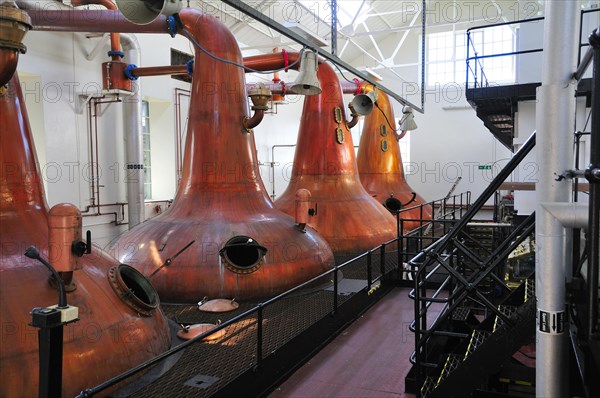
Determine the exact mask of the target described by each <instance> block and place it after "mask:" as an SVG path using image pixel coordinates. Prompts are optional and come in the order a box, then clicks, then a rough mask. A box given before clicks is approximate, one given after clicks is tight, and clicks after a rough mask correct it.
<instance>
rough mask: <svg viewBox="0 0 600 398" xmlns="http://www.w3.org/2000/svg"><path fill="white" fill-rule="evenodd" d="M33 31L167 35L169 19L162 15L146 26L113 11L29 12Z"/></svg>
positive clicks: (35, 10) (36, 10)
mask: <svg viewBox="0 0 600 398" xmlns="http://www.w3.org/2000/svg"><path fill="white" fill-rule="evenodd" d="M27 14H28V15H29V17H30V18H31V24H32V25H33V30H39V31H46V32H100V33H106V32H107V31H115V32H121V33H167V18H166V17H165V16H164V15H160V16H158V17H157V18H156V19H155V20H154V21H152V22H150V23H148V24H145V25H136V24H133V23H131V22H129V21H128V20H127V19H125V17H123V15H122V14H121V13H120V12H119V11H113V10H86V11H85V12H82V11H81V10H75V9H68V10H57V11H54V10H39V9H33V10H28V11H27Z"/></svg>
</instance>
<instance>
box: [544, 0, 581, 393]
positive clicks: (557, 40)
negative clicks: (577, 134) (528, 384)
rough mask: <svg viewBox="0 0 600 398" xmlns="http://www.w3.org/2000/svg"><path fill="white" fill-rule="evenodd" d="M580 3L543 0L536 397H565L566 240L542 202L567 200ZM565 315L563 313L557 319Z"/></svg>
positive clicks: (566, 356)
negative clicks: (562, 177)
mask: <svg viewBox="0 0 600 398" xmlns="http://www.w3.org/2000/svg"><path fill="white" fill-rule="evenodd" d="M577 32H579V1H575V0H570V1H548V2H546V21H545V26H544V53H543V58H542V60H543V65H542V86H541V87H540V88H539V90H538V93H537V99H538V105H537V108H536V130H537V153H538V154H539V156H538V163H539V169H540V179H539V182H538V184H537V188H536V190H537V197H538V206H537V211H536V247H537V253H536V267H535V271H536V298H537V327H536V355H537V361H536V364H537V365H536V396H538V397H544V398H552V397H557V398H559V397H565V396H567V388H568V374H569V372H566V371H565V366H566V364H568V351H567V348H568V346H567V333H566V326H567V325H566V324H562V323H561V322H560V321H561V316H564V315H565V282H566V278H567V272H566V268H567V264H568V263H569V261H570V260H569V259H570V253H568V249H567V248H568V244H567V243H568V239H567V234H566V231H565V229H564V227H563V226H562V225H561V223H560V221H558V220H557V219H555V218H554V217H553V216H552V215H551V214H550V213H548V212H547V211H545V209H544V208H543V206H542V205H541V203H542V202H561V203H566V202H569V201H570V198H571V181H570V180H562V181H556V180H557V176H558V175H560V174H562V173H563V172H564V171H565V170H568V169H571V168H572V164H573V159H572V158H573V155H572V142H571V141H572V136H573V128H574V122H575V89H576V84H575V81H574V80H573V79H572V75H573V72H574V71H575V69H576V66H577V65H576V61H577V49H578V46H577V44H578V37H577ZM562 319H566V317H564V318H562Z"/></svg>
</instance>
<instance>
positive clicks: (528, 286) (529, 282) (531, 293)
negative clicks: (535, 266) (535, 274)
mask: <svg viewBox="0 0 600 398" xmlns="http://www.w3.org/2000/svg"><path fill="white" fill-rule="evenodd" d="M530 298H535V279H525V301H527V300H529V299H530Z"/></svg>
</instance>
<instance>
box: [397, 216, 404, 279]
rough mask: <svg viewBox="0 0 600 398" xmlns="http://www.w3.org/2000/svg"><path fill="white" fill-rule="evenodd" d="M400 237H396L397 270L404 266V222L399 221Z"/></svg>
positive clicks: (399, 270)
mask: <svg viewBox="0 0 600 398" xmlns="http://www.w3.org/2000/svg"><path fill="white" fill-rule="evenodd" d="M400 223H401V224H400V231H401V234H400V237H399V238H398V272H401V270H402V269H403V268H404V254H403V252H404V222H403V221H400Z"/></svg>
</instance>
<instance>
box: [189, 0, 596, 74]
mask: <svg viewBox="0 0 600 398" xmlns="http://www.w3.org/2000/svg"><path fill="white" fill-rule="evenodd" d="M594 1H596V0H594ZM244 2H245V3H247V4H248V5H250V6H252V7H253V8H255V9H257V10H259V11H261V12H262V13H264V14H265V15H267V16H269V17H271V18H273V19H274V20H275V21H277V22H279V23H281V24H284V25H285V24H289V23H297V24H299V25H301V26H302V27H303V28H304V29H305V30H307V31H309V32H311V33H312V34H313V35H316V36H319V37H320V38H322V39H324V40H325V41H326V42H327V43H330V40H331V27H330V15H331V12H330V8H329V4H328V3H329V2H328V1H319V0H304V1H300V0H253V1H248V0H246V1H244ZM189 3H190V6H192V7H195V8H200V9H202V10H204V11H206V12H208V13H210V14H211V15H214V16H216V17H218V18H219V19H221V21H222V22H223V23H225V24H226V25H227V26H228V27H229V28H230V29H231V30H232V31H233V33H234V34H235V35H236V37H237V39H238V41H239V42H240V43H241V47H242V50H243V51H244V54H245V55H246V54H251V53H257V52H259V53H266V52H271V51H272V49H273V48H274V47H280V48H284V47H285V48H288V49H289V48H295V49H300V47H301V46H299V45H297V44H296V43H294V42H292V41H291V40H290V39H288V38H286V37H285V36H282V35H280V34H279V33H277V32H275V31H273V30H272V29H270V28H269V27H267V26H265V25H263V24H261V23H259V22H257V21H254V20H253V19H252V18H250V17H248V16H246V15H244V14H242V13H241V12H239V11H237V10H235V9H233V8H231V7H230V6H227V5H225V4H224V3H222V2H221V1H215V0H208V1H191V2H189ZM544 3H545V1H541V0H520V1H518V0H485V1H479V2H474V1H472V0H426V4H427V5H426V10H427V11H426V17H427V22H426V27H427V29H428V30H432V29H436V28H437V29H452V27H453V26H455V27H456V25H465V24H469V25H486V24H489V23H497V22H506V21H513V20H518V19H523V18H528V17H534V16H538V15H543V11H544ZM337 4H338V7H339V8H340V9H341V10H339V11H338V14H340V15H341V14H343V16H344V18H340V19H343V20H344V21H346V20H349V19H350V17H352V16H353V17H354V18H353V23H350V24H348V25H346V26H343V27H342V26H339V25H338V51H337V55H338V56H339V57H340V58H341V59H342V60H344V61H346V62H348V63H350V64H351V65H353V66H355V67H357V68H361V67H364V66H365V65H360V62H361V61H362V60H364V59H365V56H366V58H368V59H370V61H371V62H369V63H371V64H372V63H373V62H375V63H376V64H379V65H383V66H390V65H394V64H396V63H397V62H398V58H400V57H399V56H401V55H402V44H403V42H404V41H405V40H406V37H407V35H409V34H416V35H419V34H420V33H421V18H422V10H421V8H422V7H421V0H338V1H337ZM356 11H359V12H358V13H355V12H356ZM348 14H350V16H349V15H348ZM351 14H354V15H351ZM390 37H395V38H396V39H397V44H396V45H395V46H393V47H394V48H392V49H389V48H388V49H383V48H382V47H381V43H382V42H383V41H384V40H386V41H388V42H389V41H390V40H389V39H390ZM324 49H325V50H326V51H331V47H330V46H327V47H324ZM386 50H387V53H386Z"/></svg>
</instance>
